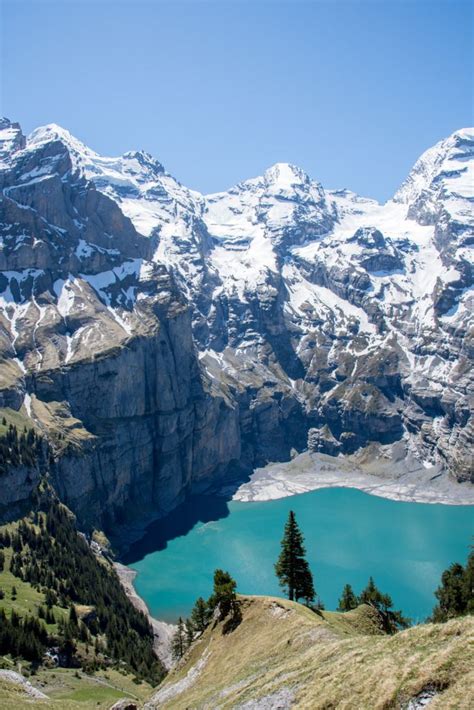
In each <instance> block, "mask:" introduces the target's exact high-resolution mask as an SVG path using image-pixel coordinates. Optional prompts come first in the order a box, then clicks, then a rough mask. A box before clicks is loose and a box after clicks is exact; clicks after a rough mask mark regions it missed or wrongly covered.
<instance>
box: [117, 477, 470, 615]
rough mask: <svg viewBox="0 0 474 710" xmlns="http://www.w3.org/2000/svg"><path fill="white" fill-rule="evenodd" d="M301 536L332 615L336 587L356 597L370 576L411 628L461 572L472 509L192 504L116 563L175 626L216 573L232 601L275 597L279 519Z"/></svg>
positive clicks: (355, 499)
mask: <svg viewBox="0 0 474 710" xmlns="http://www.w3.org/2000/svg"><path fill="white" fill-rule="evenodd" d="M289 510H294V511H295V513H296V519H297V521H298V523H299V525H300V527H301V529H302V531H303V534H304V536H305V544H306V550H307V558H308V561H309V563H310V566H311V570H312V572H313V576H314V582H315V587H316V592H317V594H318V595H319V596H320V597H321V599H322V601H323V602H324V604H325V606H326V608H327V609H335V608H336V607H337V602H338V598H339V596H340V593H341V590H342V587H343V586H344V584H345V583H347V582H348V583H350V584H352V586H353V588H354V591H355V592H356V593H359V592H360V591H361V589H362V588H363V587H364V586H365V584H366V582H367V579H368V577H369V575H372V576H373V577H374V579H375V582H376V584H377V585H378V586H379V588H380V589H381V590H382V591H384V592H387V593H389V594H390V595H391V596H392V599H393V601H394V605H395V607H396V608H400V609H402V610H403V611H404V613H405V614H406V615H408V616H410V617H411V618H412V619H413V621H414V622H419V621H423V620H424V619H425V618H426V617H427V616H428V615H429V614H430V612H431V610H432V607H433V605H434V603H435V601H436V600H435V597H434V595H433V593H434V590H435V589H436V587H437V586H438V584H439V580H440V576H441V573H442V571H443V570H444V569H446V567H447V566H449V564H451V562H455V561H458V562H461V563H463V564H464V563H465V561H466V558H467V554H468V551H469V545H470V544H471V542H472V535H473V533H474V508H473V507H472V506H451V505H428V504H422V503H403V502H396V501H391V500H386V499H384V498H378V497H375V496H371V495H368V494H366V493H362V492H361V491H358V490H353V489H347V488H331V489H324V490H318V491H312V492H311V493H305V494H302V495H298V496H292V497H289V498H282V499H279V500H273V501H267V502H264V503H240V502H236V501H230V502H228V501H225V500H223V499H222V498H216V497H206V496H199V497H196V498H194V499H191V500H190V501H189V502H188V503H187V504H186V505H184V506H181V508H178V509H177V510H176V511H174V512H173V514H172V515H170V516H169V518H168V519H165V520H163V521H158V522H157V523H154V524H153V525H152V526H151V527H150V528H149V530H148V532H147V535H146V536H145V538H144V539H143V540H142V541H141V542H140V543H138V544H136V545H135V546H134V547H133V548H132V550H131V551H130V553H129V555H128V557H127V559H126V560H125V562H127V564H128V565H129V566H130V567H131V568H132V569H134V570H136V571H137V573H138V574H137V577H136V579H135V588H136V590H137V592H138V594H139V595H140V596H141V597H142V598H143V599H144V600H145V602H146V603H147V605H148V607H149V609H150V611H151V613H152V615H153V616H155V617H157V618H159V619H164V620H166V621H172V622H174V621H176V619H177V618H178V617H179V616H183V617H185V616H187V615H188V614H189V611H190V609H191V607H192V605H193V603H194V601H195V600H196V598H197V597H198V596H203V597H204V598H207V597H208V596H209V594H210V592H211V587H212V575H213V571H214V569H215V568H217V567H221V568H223V569H226V570H228V571H229V572H230V573H231V574H232V575H233V577H234V578H235V579H236V580H237V585H238V591H239V592H241V593H244V594H245V593H247V594H270V595H278V596H281V595H282V592H281V589H280V588H279V586H278V582H277V579H276V577H275V575H274V571H273V564H274V562H275V561H276V559H277V557H278V553H279V547H280V540H281V537H282V533H283V526H284V524H285V521H286V518H287V516H288V511H289Z"/></svg>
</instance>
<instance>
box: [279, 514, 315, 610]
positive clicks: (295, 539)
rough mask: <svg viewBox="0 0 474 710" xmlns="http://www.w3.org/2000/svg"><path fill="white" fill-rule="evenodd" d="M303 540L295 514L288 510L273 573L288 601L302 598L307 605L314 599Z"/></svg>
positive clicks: (311, 577) (311, 578)
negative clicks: (284, 591)
mask: <svg viewBox="0 0 474 710" xmlns="http://www.w3.org/2000/svg"><path fill="white" fill-rule="evenodd" d="M303 540H304V539H303V535H302V533H301V531H300V529H299V527H298V523H297V522H296V518H295V514H294V512H293V511H292V510H290V513H289V515H288V520H287V522H286V525H285V532H284V535H283V539H282V541H281V552H280V556H279V558H278V561H277V563H276V565H275V572H276V575H277V577H278V579H279V580H280V586H281V587H282V588H283V589H285V590H286V592H287V594H288V599H291V600H294V599H296V600H298V599H301V598H303V599H304V600H305V601H306V602H307V603H308V604H309V602H310V601H312V600H313V599H314V596H315V591H314V585H313V576H312V574H311V571H310V569H309V565H308V563H307V561H306V559H305V554H306V551H305V548H304V544H303Z"/></svg>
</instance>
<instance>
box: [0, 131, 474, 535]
mask: <svg viewBox="0 0 474 710" xmlns="http://www.w3.org/2000/svg"><path fill="white" fill-rule="evenodd" d="M473 149H474V134H473V132H472V131H470V130H467V129H465V130H462V131H458V132H457V133H455V134H453V135H452V136H451V137H449V138H448V139H446V140H445V141H443V142H441V143H440V144H438V145H437V146H435V147H434V148H432V149H430V150H429V151H427V153H425V154H424V155H423V156H422V157H421V158H420V160H419V161H418V162H417V163H416V165H415V166H414V168H413V171H412V172H411V173H410V175H409V177H408V179H407V180H406V182H405V183H404V185H402V187H401V188H400V190H399V191H398V192H397V194H396V195H395V197H394V199H393V200H391V201H389V202H388V203H387V204H385V205H379V204H378V203H376V202H375V201H373V200H369V199H365V198H361V197H359V196H357V195H355V194H353V193H350V192H349V191H347V190H339V191H330V190H325V189H324V188H323V187H322V186H321V185H320V184H319V183H317V182H315V181H313V180H312V179H310V178H309V177H308V176H307V175H306V174H305V173H304V172H303V171H301V170H300V169H299V168H296V167H294V166H291V165H287V164H277V165H275V166H273V167H272V168H270V169H269V170H267V171H266V172H265V174H264V175H263V176H262V177H259V178H255V179H252V180H248V181H246V182H243V183H240V184H239V185H237V186H236V187H234V188H232V189H231V190H229V191H228V192H225V193H219V194H215V195H208V196H203V195H200V194H198V193H196V192H193V191H191V190H188V189H187V188H185V187H184V186H183V185H181V184H180V183H179V182H177V181H176V180H175V179H174V178H173V177H172V176H171V175H169V174H168V173H167V172H166V171H165V169H164V168H163V166H162V165H161V164H160V163H159V162H158V161H156V160H155V159H154V158H152V157H151V156H150V155H148V154H146V153H143V152H133V153H127V154H125V155H123V156H121V157H119V158H106V157H102V156H99V155H98V154H97V153H95V152H94V151H92V150H90V149H89V148H87V147H86V146H84V145H83V144H82V143H80V142H79V141H78V140H76V139H75V138H73V137H72V136H71V135H70V134H69V133H68V132H67V131H65V130H64V129H61V128H60V127H58V126H54V125H52V126H46V127H44V128H40V129H37V130H36V131H34V132H33V133H32V135H31V136H29V137H28V138H25V137H24V136H23V134H22V132H21V128H20V126H19V125H18V124H15V123H11V122H10V121H8V120H7V119H4V120H3V121H2V122H1V124H0V232H1V245H0V268H1V272H0V357H1V365H0V404H1V406H2V407H3V408H10V409H11V410H14V411H16V412H19V413H21V416H24V417H25V418H27V419H28V420H29V422H30V423H32V424H33V425H34V426H35V427H36V428H37V429H38V430H39V431H40V432H41V433H42V434H43V435H44V436H45V437H46V438H47V440H48V441H49V442H50V445H51V447H52V450H53V452H54V462H53V463H52V465H51V476H52V478H53V480H54V483H55V485H56V487H57V489H58V490H59V492H60V493H61V495H62V497H63V498H64V500H65V501H66V502H67V504H68V505H69V506H71V508H73V509H74V510H75V512H77V513H78V515H79V517H80V519H81V521H82V522H83V523H84V524H101V525H106V526H107V527H109V528H111V527H113V526H114V525H121V524H124V523H126V522H130V521H133V520H135V519H136V518H137V517H138V516H140V517H142V518H145V517H147V516H152V515H157V514H160V513H163V512H165V511H168V510H169V509H171V508H172V507H173V506H174V505H176V503H177V502H178V501H179V500H181V499H182V498H183V496H184V495H185V494H186V492H188V491H190V490H199V489H202V488H205V487H208V486H209V485H211V484H215V483H216V482H219V481H223V480H225V479H226V478H228V477H232V476H242V475H243V474H245V473H247V472H249V471H250V470H251V469H252V468H253V467H254V466H256V465H261V464H263V463H265V462H267V461H269V460H282V459H285V458H289V456H290V455H291V452H292V449H294V450H297V451H301V450H302V449H304V448H305V447H306V442H307V435H308V431H309V430H311V431H310V445H311V447H312V448H313V449H315V450H319V451H323V452H326V453H330V454H338V453H348V452H353V451H355V450H357V449H359V448H361V447H364V446H366V445H367V444H369V443H372V442H379V443H380V444H386V443H391V442H394V441H398V440H400V439H403V440H404V441H405V442H406V446H407V448H408V449H411V450H412V451H414V452H416V454H417V455H418V456H420V458H422V459H423V460H425V461H426V462H427V465H429V462H430V461H434V460H439V461H441V462H443V463H444V464H445V466H446V468H447V469H449V470H450V472H451V473H452V475H454V476H455V477H457V478H458V479H459V480H465V479H471V480H473V479H474V473H473V466H472V454H471V452H472V439H473V434H472V414H471V412H472V402H471V401H470V399H469V398H470V397H472V391H473V390H472V386H473V383H472V368H471V363H472V354H473V351H472V319H471V314H472V303H470V300H469V299H470V295H471V293H472V292H471V291H470V289H471V288H472V259H471V258H470V256H469V251H470V248H471V247H472V242H473V230H474V220H473V217H472V200H473V198H474V193H473V192H472V189H473V168H472V165H473V162H472V158H473V156H472V153H473ZM32 478H34V477H32ZM23 488H24V485H22V495H24V490H23ZM11 495H12V493H11V491H10V493H9V496H10V498H11Z"/></svg>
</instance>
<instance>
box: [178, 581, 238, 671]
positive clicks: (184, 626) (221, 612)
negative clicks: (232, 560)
mask: <svg viewBox="0 0 474 710" xmlns="http://www.w3.org/2000/svg"><path fill="white" fill-rule="evenodd" d="M236 589H237V583H236V581H235V579H233V578H232V577H231V575H230V574H229V573H228V572H225V571H224V570H222V569H216V570H215V572H214V587H213V591H212V594H211V596H210V597H209V599H208V600H207V601H205V600H204V599H203V598H202V597H199V599H197V601H196V603H195V604H194V607H193V609H192V611H191V616H190V618H189V619H186V620H185V621H183V619H182V617H180V618H179V619H178V626H177V629H176V632H175V634H174V636H173V639H172V642H171V652H172V655H173V657H174V659H175V660H178V659H179V658H181V657H182V656H183V655H184V653H185V651H186V649H187V648H189V646H190V645H191V643H192V642H193V641H194V639H195V638H196V637H197V636H200V635H201V634H202V633H203V631H205V629H206V628H207V626H209V623H210V621H211V619H212V618H214V616H215V617H216V619H217V620H222V619H225V620H226V623H225V624H224V632H226V631H229V630H231V629H232V628H235V626H236V625H237V624H238V623H239V621H240V619H241V614H240V605H239V602H238V600H237V594H236Z"/></svg>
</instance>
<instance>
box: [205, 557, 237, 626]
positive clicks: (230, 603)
mask: <svg viewBox="0 0 474 710" xmlns="http://www.w3.org/2000/svg"><path fill="white" fill-rule="evenodd" d="M236 588H237V583H236V581H235V579H232V577H231V576H230V574H229V573H228V572H224V570H222V569H216V570H215V572H214V591H213V593H212V595H211V596H210V597H209V601H208V602H207V605H208V607H209V609H210V610H212V611H214V609H216V608H217V607H219V613H220V617H221V619H223V618H224V617H225V616H227V614H228V613H229V612H234V611H235V606H236V599H237V597H236V594H235V590H236Z"/></svg>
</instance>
